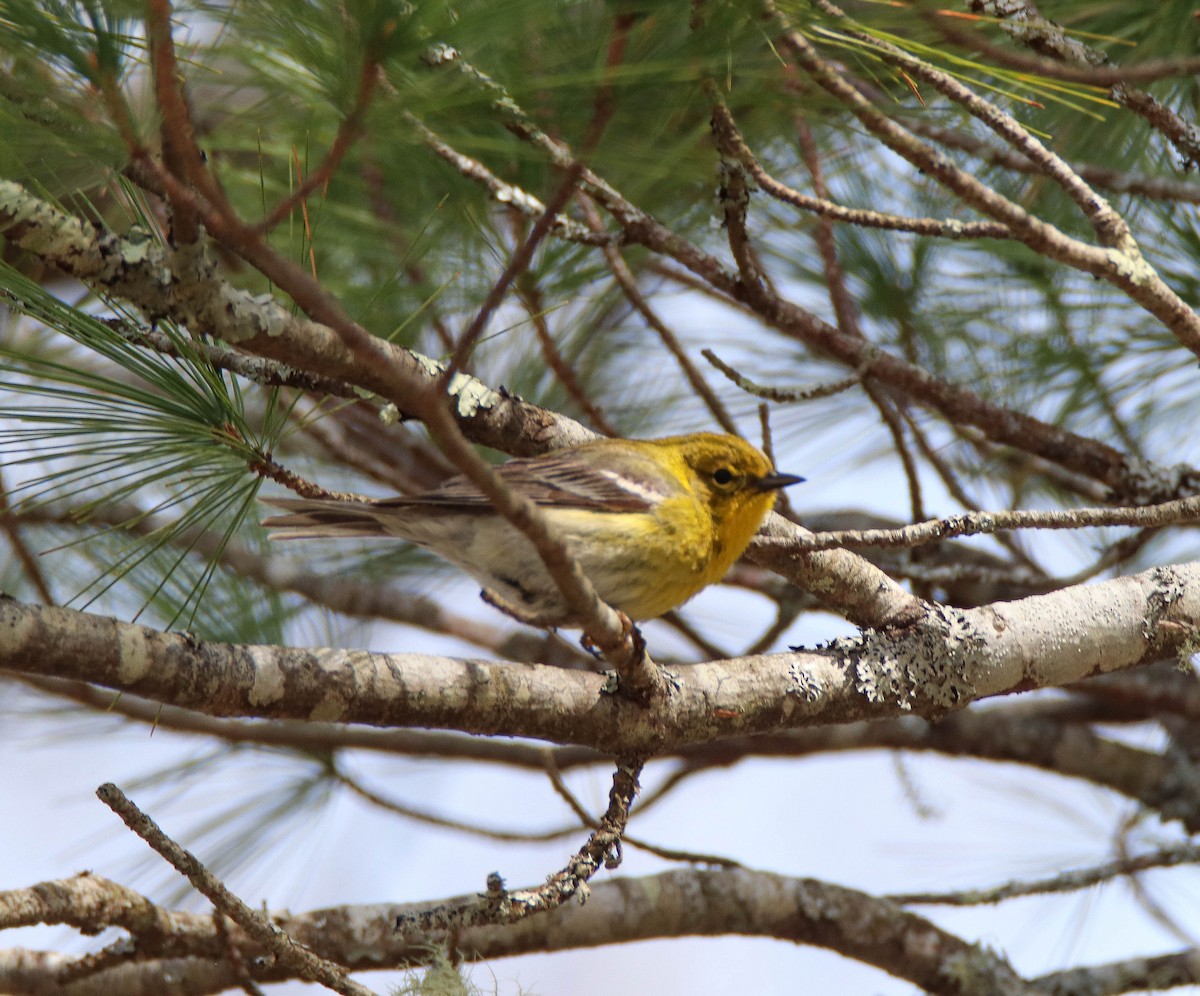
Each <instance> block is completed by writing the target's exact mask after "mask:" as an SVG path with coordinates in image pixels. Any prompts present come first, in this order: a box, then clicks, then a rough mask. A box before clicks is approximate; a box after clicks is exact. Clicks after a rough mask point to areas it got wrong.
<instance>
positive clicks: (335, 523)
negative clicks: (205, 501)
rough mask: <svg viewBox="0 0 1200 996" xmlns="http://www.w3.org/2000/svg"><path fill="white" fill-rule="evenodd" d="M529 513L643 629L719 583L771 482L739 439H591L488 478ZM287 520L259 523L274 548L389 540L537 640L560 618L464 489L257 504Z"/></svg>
mask: <svg viewBox="0 0 1200 996" xmlns="http://www.w3.org/2000/svg"><path fill="white" fill-rule="evenodd" d="M496 473H497V474H498V475H499V476H500V478H501V480H503V481H504V483H505V484H507V485H508V487H510V488H512V489H513V490H514V491H517V492H519V493H520V494H522V495H524V496H525V497H526V498H528V499H530V500H531V501H533V502H534V503H536V504H537V505H540V506H541V508H542V510H543V512H545V514H546V517H547V518H548V519H549V522H550V525H551V527H552V529H553V530H554V532H555V534H556V535H557V536H558V537H560V538H561V539H562V541H563V542H564V543H565V544H566V546H567V548H568V549H569V550H570V552H571V553H572V555H573V556H574V557H575V559H576V560H577V561H578V563H579V566H580V567H581V568H582V569H583V572H584V574H586V575H587V577H588V579H589V580H590V581H591V582H592V584H593V585H594V586H595V588H596V592H597V594H599V596H600V597H601V598H602V599H604V601H605V602H607V603H608V604H609V605H611V606H612V607H613V608H615V609H618V610H620V611H622V612H624V613H625V614H626V615H627V616H629V617H630V618H631V619H634V620H639V619H653V618H654V617H655V616H661V615H662V614H663V613H664V612H668V611H669V610H671V609H673V608H675V607H676V606H678V605H681V604H683V603H684V602H686V601H687V600H688V599H689V598H691V597H692V596H693V595H694V594H696V592H698V591H699V590H700V589H701V588H704V587H706V586H707V585H710V584H713V583H714V582H717V581H720V580H721V578H722V577H724V576H725V572H726V571H727V570H729V567H730V565H731V564H732V563H733V562H734V561H735V560H737V558H738V557H740V556H741V555H742V552H743V551H744V550H745V549H746V546H747V544H749V542H750V539H751V537H753V536H754V534H755V532H757V531H758V527H759V526H760V525H761V524H762V521H763V519H764V518H766V515H767V513H768V512H769V511H770V510H771V506H772V505H774V504H775V492H776V490H777V489H778V488H782V487H786V486H787V485H789V484H795V483H797V482H799V481H802V480H803V478H801V477H795V476H793V475H791V474H779V473H776V472H775V471H774V469H773V468H772V467H771V462H770V461H769V460H768V459H767V458H766V456H765V455H764V454H763V453H762V452H760V451H759V450H758V449H756V448H755V447H753V446H751V445H750V444H749V443H747V442H746V441H745V440H743V439H739V438H738V437H736V436H728V435H719V434H717V433H712V432H698V433H694V434H692V435H688V436H670V437H668V438H666V439H648V440H630V439H598V440H594V441H592V442H588V443H583V444H582V445H580V446H573V447H570V448H568V449H561V450H557V451H555V452H553V453H549V454H547V455H546V456H541V457H535V458H533V459H528V460H510V461H509V462H508V463H505V464H502V465H501V466H499V467H497V468H496ZM264 501H265V502H266V504H268V505H272V506H275V507H277V508H282V509H285V510H287V512H289V513H290V514H288V515H279V516H273V517H272V518H269V519H267V520H266V521H264V522H263V525H264V526H267V527H268V528H271V529H274V530H276V531H275V532H274V533H273V534H272V535H273V538H275V539H307V538H317V537H326V538H343V537H345V538H350V537H366V536H395V537H399V538H400V539H404V540H407V541H408V542H410V543H415V544H416V545H417V546H422V547H425V548H426V549H429V550H432V551H433V552H434V553H436V554H438V555H439V556H441V557H443V558H444V559H446V560H448V561H450V562H451V563H453V564H456V565H457V566H459V567H461V568H462V569H463V570H464V571H466V572H467V573H468V574H470V575H471V576H472V577H474V578H475V579H476V580H478V581H479V582H481V583H482V584H483V586H484V588H485V590H486V591H485V597H486V596H487V595H491V596H492V597H493V601H494V600H495V596H499V601H500V602H502V603H507V604H509V605H512V606H514V607H515V608H516V609H517V610H519V612H520V613H521V614H522V615H524V616H527V617H529V618H530V619H534V620H536V621H537V622H538V623H539V624H540V625H543V626H561V625H570V624H571V614H570V610H569V609H568V607H567V605H566V603H565V602H564V601H563V598H562V595H561V594H560V593H559V590H558V587H557V585H555V583H554V581H553V580H552V579H551V577H550V575H549V574H548V573H547V572H546V569H545V566H544V565H543V564H542V561H541V558H540V557H539V556H538V554H537V551H536V550H535V549H534V546H533V544H532V543H531V542H530V541H529V540H528V538H526V537H525V536H524V535H523V534H522V533H521V532H520V531H518V530H517V529H515V528H514V527H513V526H512V525H511V524H510V523H509V522H508V521H507V520H506V519H504V518H503V517H502V516H500V515H499V514H498V513H497V512H496V511H495V509H493V508H492V506H491V505H490V504H489V503H488V501H487V499H486V498H485V497H484V496H483V495H482V494H481V493H480V492H479V490H478V489H477V488H476V487H475V486H474V485H473V484H472V483H471V482H470V481H469V480H467V479H466V478H465V477H453V478H451V479H450V480H448V481H446V482H445V483H444V484H443V485H442V486H441V487H439V488H437V489H435V490H433V491H428V492H425V493H424V494H418V495H411V496H403V497H397V498H386V499H382V500H379V501H371V502H357V501H334V500H324V499H306V498H268V499H264Z"/></svg>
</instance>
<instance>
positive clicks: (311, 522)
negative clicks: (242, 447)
mask: <svg viewBox="0 0 1200 996" xmlns="http://www.w3.org/2000/svg"><path fill="white" fill-rule="evenodd" d="M259 500H260V501H261V502H262V503H263V504H264V505H270V506H271V507H272V508H281V509H284V510H285V511H286V512H287V513H288V514H287V515H272V516H271V517H270V518H267V519H263V521H262V525H264V526H266V527H267V528H268V529H270V530H271V537H270V538H271V539H273V540H277V539H278V540H290V539H351V538H354V537H365V536H387V535H389V533H388V531H387V530H386V529H384V528H383V526H382V525H381V524H380V522H379V514H378V512H377V511H376V510H375V507H374V506H373V505H371V504H368V503H367V502H361V501H333V500H329V499H322V498H260V499H259Z"/></svg>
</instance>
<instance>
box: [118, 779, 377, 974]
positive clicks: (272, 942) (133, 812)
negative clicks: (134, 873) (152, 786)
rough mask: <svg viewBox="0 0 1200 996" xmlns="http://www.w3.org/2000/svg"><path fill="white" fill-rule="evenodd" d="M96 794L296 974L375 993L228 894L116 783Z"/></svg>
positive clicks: (131, 828)
mask: <svg viewBox="0 0 1200 996" xmlns="http://www.w3.org/2000/svg"><path fill="white" fill-rule="evenodd" d="M96 795H97V796H98V797H99V798H100V801H101V802H103V803H104V804H105V805H106V806H108V808H109V809H111V810H112V811H113V812H114V813H116V814H117V815H118V816H119V817H121V819H122V820H123V821H124V822H125V825H126V826H127V827H129V829H130V830H132V831H133V832H134V833H136V834H137V835H138V836H139V837H141V838H142V840H144V841H145V842H146V843H147V844H149V845H150V846H151V847H152V848H153V849H154V850H155V851H157V852H158V853H159V854H160V855H161V856H162V857H163V858H165V859H166V860H167V861H168V862H169V863H170V864H171V865H172V866H173V867H174V868H175V869H176V870H177V871H178V872H179V873H180V874H181V875H183V876H184V877H185V878H186V879H187V880H188V881H189V882H191V883H192V885H193V886H194V887H195V888H196V890H197V891H198V892H200V893H201V894H203V895H204V896H205V897H206V898H207V899H208V900H209V902H211V903H212V904H213V906H215V907H216V908H217V909H218V910H219V911H220V912H221V913H223V914H224V915H225V916H227V917H229V919H230V920H232V921H233V922H234V923H236V924H237V925H238V926H239V927H241V928H242V929H243V930H244V931H245V932H246V933H247V934H248V935H250V937H252V938H253V939H254V940H255V941H257V942H258V943H259V944H261V945H262V946H263V947H265V948H266V949H267V950H268V951H270V952H271V953H272V954H273V955H275V957H276V958H277V959H279V961H280V962H282V963H283V964H284V965H286V966H288V967H289V968H290V969H292V970H294V971H295V972H296V973H297V974H298V975H300V976H302V977H303V978H305V979H308V980H310V981H312V982H319V983H320V984H321V985H323V986H325V987H326V988H328V989H332V990H333V991H334V992H339V993H342V994H344V996H374V994H373V993H372V991H371V990H370V989H368V988H367V987H366V986H363V985H360V984H359V983H357V982H355V981H354V980H353V979H351V978H350V977H349V976H347V975H346V973H345V971H343V970H342V968H341V967H340V966H338V965H335V964H334V963H333V962H331V961H329V960H327V959H325V958H322V957H320V956H319V955H316V954H314V953H313V952H312V951H311V950H309V949H308V948H306V947H305V946H304V945H302V944H299V943H297V942H296V941H294V940H292V939H291V938H290V937H289V936H288V935H287V934H286V933H284V932H283V930H282V929H280V927H279V926H278V925H277V924H275V923H273V922H272V921H271V919H270V918H269V917H266V916H264V915H263V914H261V913H256V912H255V911H254V910H252V909H251V908H250V907H249V906H247V905H246V904H245V903H243V902H242V901H241V900H240V899H238V897H237V896H235V895H234V894H233V893H232V892H230V891H229V890H228V889H227V888H226V887H225V886H224V885H223V884H222V883H221V882H220V881H218V879H217V878H216V876H214V875H213V874H212V872H210V871H209V870H208V869H207V868H205V867H204V865H203V864H201V863H200V861H198V860H197V859H196V857H195V855H193V854H192V853H191V852H189V851H187V850H186V849H184V848H182V847H180V846H179V845H178V844H176V843H175V842H174V841H173V840H171V839H170V838H169V837H168V836H167V835H166V834H165V833H163V832H162V830H161V829H160V828H159V827H158V825H157V824H156V823H155V822H154V821H153V820H152V819H150V817H149V816H147V815H146V814H145V813H143V812H142V811H141V810H140V809H138V807H137V806H135V805H134V804H133V803H132V802H131V801H130V800H129V798H128V797H127V796H126V795H125V793H124V792H122V791H121V790H120V789H119V788H117V786H115V785H113V784H112V783H111V782H106V783H105V784H104V785H101V786H100V787H99V788H98V789H97V790H96Z"/></svg>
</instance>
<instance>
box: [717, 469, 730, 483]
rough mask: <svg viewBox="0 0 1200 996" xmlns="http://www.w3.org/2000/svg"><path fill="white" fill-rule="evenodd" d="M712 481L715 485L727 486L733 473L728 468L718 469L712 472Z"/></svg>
mask: <svg viewBox="0 0 1200 996" xmlns="http://www.w3.org/2000/svg"><path fill="white" fill-rule="evenodd" d="M713 480H714V481H715V482H716V483H717V484H728V483H730V482H731V481H732V480H733V471H732V470H730V469H729V468H728V467H719V468H718V469H716V470H714V471H713Z"/></svg>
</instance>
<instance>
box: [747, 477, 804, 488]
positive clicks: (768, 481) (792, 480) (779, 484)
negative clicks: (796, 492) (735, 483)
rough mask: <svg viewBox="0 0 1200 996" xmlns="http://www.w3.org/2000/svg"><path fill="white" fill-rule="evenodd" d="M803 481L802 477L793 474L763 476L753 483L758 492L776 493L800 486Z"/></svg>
mask: <svg viewBox="0 0 1200 996" xmlns="http://www.w3.org/2000/svg"><path fill="white" fill-rule="evenodd" d="M803 481H804V478H803V477H797V476H796V475H795V474H765V475H764V476H762V477H760V478H759V479H758V480H757V481H755V483H754V486H755V487H756V488H757V489H758V490H759V491H778V490H779V489H780V488H786V487H788V486H789V485H792V484H801V483H803Z"/></svg>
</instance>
